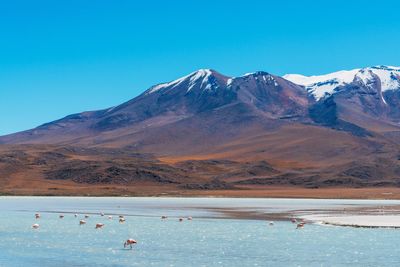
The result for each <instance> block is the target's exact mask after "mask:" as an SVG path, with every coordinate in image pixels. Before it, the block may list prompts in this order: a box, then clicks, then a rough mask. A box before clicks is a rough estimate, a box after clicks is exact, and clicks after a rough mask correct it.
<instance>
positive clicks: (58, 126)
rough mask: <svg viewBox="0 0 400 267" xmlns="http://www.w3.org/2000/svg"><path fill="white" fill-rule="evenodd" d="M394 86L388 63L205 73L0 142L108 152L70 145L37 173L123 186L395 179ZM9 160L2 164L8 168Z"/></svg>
mask: <svg viewBox="0 0 400 267" xmlns="http://www.w3.org/2000/svg"><path fill="white" fill-rule="evenodd" d="M399 89H400V68H396V67H387V66H377V67H370V68H363V69H356V70H351V71H339V72H335V73H331V74H327V75H321V76H310V77H307V76H303V75H297V74H288V75H285V76H283V77H279V76H275V75H272V74H269V73H267V72H255V73H249V74H246V75H243V76H240V77H227V76H225V75H222V74H220V73H218V72H216V71H214V70H209V69H203V70H199V71H196V72H193V73H191V74H189V75H187V76H185V77H182V78H180V79H177V80H174V81H171V82H168V83H162V84H158V85H155V86H153V87H151V88H149V89H148V90H146V91H145V92H144V93H143V94H141V95H139V96H138V97H136V98H134V99H132V100H130V101H128V102H126V103H123V104H121V105H119V106H116V107H113V108H108V109H104V110H100V111H93V112H84V113H79V114H74V115H70V116H67V117H65V118H63V119H60V120H57V121H54V122H50V123H47V124H44V125H41V126H39V127H37V128H35V129H32V130H28V131H25V132H21V133H16V134H12V135H8V136H3V137H0V143H1V144H3V145H2V147H3V150H4V151H7V152H4V153H6V154H7V153H8V154H9V153H10V149H11V151H13V150H15V148H16V147H18V150H19V151H23V152H24V153H27V154H29V153H30V152H29V147H32V146H34V147H35V150H37V149H39V150H40V151H41V152H40V153H45V151H46V149H47V148H46V147H48V146H51V147H52V148H51V149H52V150H53V149H56V150H57V151H63V150H62V149H63V148H66V147H73V148H74V149H77V148H87V149H89V150H90V151H103V149H109V150H112V151H114V152H115V153H116V154H115V155H124V156H123V157H122V158H123V160H122V159H120V160H114V159H113V156H112V155H113V153H110V152H109V150H107V151H108V152H107V153H104V155H103V156H102V159H101V160H100V161H99V160H94V158H97V157H98V155H96V153H97V152H96V153H92V154H90V156H88V155H86V156H77V155H76V156H73V154H74V153H71V152H68V153H67V154H68V155H67V158H68V159H71V162H70V160H66V159H61V158H59V159H58V160H56V161H54V164H53V163H51V162H48V163H46V164H44V166H45V168H44V169H46V171H41V172H40V173H41V174H40V175H42V176H43V177H45V178H46V179H57V177H59V178H60V179H71V180H73V181H75V182H77V181H78V182H85V183H90V182H93V181H97V182H99V183H102V182H103V183H114V182H115V183H121V181H122V182H123V181H146V177H147V178H148V181H150V182H153V183H157V181H158V182H160V181H163V182H165V183H170V184H176V185H177V186H184V185H187V187H186V188H204V187H216V188H218V187H221V188H232V187H238V186H239V187H240V186H245V185H252V186H254V185H257V186H267V185H277V184H278V185H281V184H289V185H302V186H308V187H320V186H333V185H351V186H368V185H397V184H400V177H398V175H399V174H400V168H399V167H398V159H399V155H400V151H399V148H400V147H399V143H400V127H399V120H400V105H399V104H400V93H399V92H400V90H399ZM11 147H12V148H11ZM39 147H40V148H39ZM100 153H101V152H100ZM126 153H136V154H135V155H150V156H149V157H151V158H152V160H146V161H143V160H142V159H141V158H142V157H139V156H135V157H132V158H131V159H130V158H129V157H126V156H125V155H126ZM8 154H7V155H8ZM34 154H35V155H37V153H36V152H35V153H34ZM61 154H62V153H61ZM4 157H5V156H3V162H4ZM32 157H33V158H35V156H32ZM75 157H77V158H78V159H75ZM81 158H85V162H84V163H82V162H83V161H82V159H81ZM117 158H118V157H117ZM138 158H140V160H138ZM146 158H147V156H146ZM39 159H40V157H39V158H38V159H37V160H39ZM72 159H74V160H72ZM1 160H2V157H1V155H0V163H1V162H2V161H1ZM113 160H114V161H113ZM130 160H132V162H130V163H129V161H130ZM86 161H88V162H86ZM52 162H53V161H52ZM60 162H62V163H63V164H60ZM113 162H120V163H119V164H116V163H113ZM121 162H123V163H121ZM137 162H142V163H143V164H142V165H143V166H146V167H143V168H145V170H143V169H141V167H140V166H141V165H140V164H137ZM92 163H93V164H94V165H95V166H97V167H93V166H92V165H93V164H92ZM160 164H161V165H160ZM6 165H7V164H5V165H4V166H3V165H1V164H0V170H2V168H1V166H3V170H4V169H7V170H10V166H9V165H7V166H6ZM117 165H118V166H117ZM18 166H19V165H18ZM46 166H47V167H46ZM57 166H59V167H57ZM61 166H63V168H61ZM14 167H15V166H14ZM41 168H43V166H41ZM76 168H78V169H79V170H78V171H76V170H75V169H76ZM11 169H13V168H11ZM14 169H18V168H17V167H15V168H14ZM90 170H95V171H90ZM152 170H153V171H152ZM20 171H21V170H19V172H20ZM8 173H9V172H8ZM11 173H12V172H11ZM90 173H95V175H94V176H95V177H103V178H102V179H100V180H99V179H97V180H96V179H95V177H93V175H90ZM160 173H161V176H160ZM171 174H176V175H175V176H174V175H172V176H171ZM117 176H118V177H117ZM136 176H137V177H139V176H140V177H141V178H140V179H139V180H137V179H136V180H135V179H133V178H132V177H136ZM143 177H145V178H143ZM151 177H152V178H151ZM154 177H158V178H154ZM160 177H161V178H160ZM166 181H169V182H166ZM196 181H199V183H200V184H201V186H197V185H196ZM200 181H201V182H200ZM127 183H129V182H127ZM160 183H161V182H160ZM189 184H190V186H189Z"/></svg>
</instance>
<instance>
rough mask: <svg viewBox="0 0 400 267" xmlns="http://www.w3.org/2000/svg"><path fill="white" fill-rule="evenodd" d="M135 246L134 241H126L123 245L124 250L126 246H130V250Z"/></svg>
mask: <svg viewBox="0 0 400 267" xmlns="http://www.w3.org/2000/svg"><path fill="white" fill-rule="evenodd" d="M135 244H137V242H136V240H135V239H128V240H126V241H125V243H124V248H126V247H127V246H130V248H131V249H132V245H135Z"/></svg>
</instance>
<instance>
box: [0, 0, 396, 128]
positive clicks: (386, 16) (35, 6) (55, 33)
mask: <svg viewBox="0 0 400 267" xmlns="http://www.w3.org/2000/svg"><path fill="white" fill-rule="evenodd" d="M399 10H400V1H398V0H396V1H390V0H389V1H385V0H382V1H378V2H377V1H372V2H371V1H365V0H364V1H357V0H353V1H350V0H347V1H343V0H337V1H333V0H331V1H308V0H307V1H302V0H297V1H289V0H286V1H278V0H274V1H266V0H265V1H251V0H246V1H244V0H243V1H235V0H231V1H227V0H202V1H189V0H186V1H184V0H182V1H174V0H169V1H161V0H159V1H156V0H154V1H147V0H146V1H145V0H142V1H133V0H132V1H118V0H113V1H111V0H109V1H101V0H93V1H89V0H87V1H85V0H65V1H63V0H57V1H54V0H51V1H50V0H49V1H40V0H35V1H30V0H29V1H28V0H26V1H19V0H13V1H1V3H0V34H1V35H0V36H1V41H0V135H1V134H7V133H11V132H16V131H20V130H24V129H28V128H32V127H35V126H37V125H39V124H41V123H44V122H48V121H51V120H54V119H58V118H60V117H63V116H65V115H68V114H71V113H77V112H80V111H85V110H93V109H100V108H106V107H110V106H114V105H116V104H119V103H121V102H123V101H126V100H128V99H130V98H133V97H135V96H137V95H138V94H139V93H141V92H142V91H143V90H145V89H147V88H148V87H149V86H151V85H153V84H156V83H160V82H163V81H169V80H173V79H175V78H177V77H180V76H182V75H185V74H187V73H189V72H191V71H194V70H196V69H199V68H213V69H215V70H217V71H219V72H221V73H224V74H226V75H240V74H243V73H246V72H250V71H255V70H265V71H268V72H271V73H274V74H278V75H282V74H285V73H302V74H322V73H327V72H331V71H335V70H339V69H351V68H356V67H363V66H371V65H379V64H385V65H395V66H396V65H400V50H399V46H400V28H399Z"/></svg>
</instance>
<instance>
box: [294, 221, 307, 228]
mask: <svg viewBox="0 0 400 267" xmlns="http://www.w3.org/2000/svg"><path fill="white" fill-rule="evenodd" d="M304 224H305V223H304V222H301V223H298V224H297V227H296V229H300V228H303V227H304Z"/></svg>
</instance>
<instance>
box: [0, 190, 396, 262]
mask: <svg viewBox="0 0 400 267" xmlns="http://www.w3.org/2000/svg"><path fill="white" fill-rule="evenodd" d="M398 203H399V202H397V201H386V202H382V201H351V200H350V201H349V200H296V199H290V200H285V199H212V198H198V199H196V198H193V199H183V198H180V199H176V198H44V197H43V198H32V197H29V198H24V197H21V198H14V197H10V198H8V197H6V198H0V211H1V216H0V241H1V242H0V266H5V267H7V266H399V265H400V246H397V243H398V240H400V230H395V229H360V228H349V227H333V226H321V225H306V227H305V228H304V229H301V230H296V229H295V225H293V224H291V223H289V222H286V221H283V222H275V225H274V226H269V225H268V224H267V223H266V222H265V221H258V220H234V219H218V218H217V217H218V216H219V214H216V213H212V212H209V211H208V210H207V209H206V208H216V207H224V208H240V209H242V210H259V211H260V210H262V211H265V212H271V211H276V212H281V211H289V210H301V209H321V208H332V207H342V206H348V205H360V206H367V205H391V204H398ZM35 211H40V212H41V214H42V218H41V219H40V220H35V219H34V213H35ZM46 211H57V213H48V212H46ZM101 211H102V212H105V213H106V214H107V213H111V214H127V215H135V216H127V217H126V218H127V221H126V223H125V224H119V223H118V219H117V218H116V216H114V219H113V220H112V221H109V220H108V219H107V216H104V217H101V216H99V215H94V214H93V215H91V216H90V218H88V219H87V225H83V226H79V225H78V224H79V223H78V222H79V219H81V218H82V217H83V215H81V214H80V215H79V217H78V218H74V216H73V215H72V214H65V218H64V219H59V218H58V212H73V213H75V212H79V213H82V214H84V213H99V212H101ZM164 214H166V215H168V216H170V218H169V219H168V220H166V221H162V220H160V218H159V217H160V216H161V215H164ZM179 216H194V220H193V221H187V220H185V221H184V222H178V220H177V217H179ZM209 217H216V218H209ZM36 222H37V223H39V224H40V229H39V230H33V229H32V228H31V225H32V224H33V223H36ZM98 222H102V223H105V227H104V228H103V229H101V230H95V229H94V226H95V224H96V223H98ZM127 238H135V239H136V240H138V242H139V243H138V245H136V246H135V247H134V249H133V250H125V249H123V242H124V240H126V239H127Z"/></svg>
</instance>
